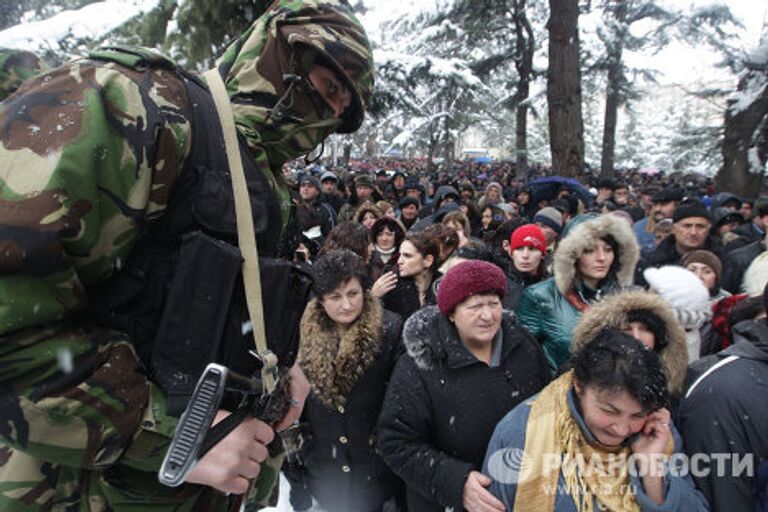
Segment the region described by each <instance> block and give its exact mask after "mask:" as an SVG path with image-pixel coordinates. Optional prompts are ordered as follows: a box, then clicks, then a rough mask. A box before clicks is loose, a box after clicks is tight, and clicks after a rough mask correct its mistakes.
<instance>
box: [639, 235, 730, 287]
mask: <svg viewBox="0 0 768 512" xmlns="http://www.w3.org/2000/svg"><path fill="white" fill-rule="evenodd" d="M675 244H677V240H676V239H675V235H674V233H672V234H670V235H668V236H667V237H666V238H664V240H662V241H661V243H659V245H658V247H656V250H654V251H653V252H651V253H648V255H647V256H646V257H643V259H642V260H641V261H640V263H638V265H637V272H636V274H635V282H636V283H637V284H641V285H643V286H645V285H646V284H647V283H646V282H645V279H644V278H643V271H644V270H645V269H647V268H651V267H654V268H659V267H663V266H665V265H677V266H680V265H681V263H682V261H683V256H684V255H683V254H680V253H679V252H677V248H676V247H675ZM701 249H704V250H707V251H709V252H712V253H714V254H715V255H716V256H717V257H718V258H722V255H723V246H722V245H721V244H720V242H718V241H717V240H716V239H715V238H714V237H713V236H712V235H708V236H707V239H706V241H705V242H704V246H703V247H701Z"/></svg>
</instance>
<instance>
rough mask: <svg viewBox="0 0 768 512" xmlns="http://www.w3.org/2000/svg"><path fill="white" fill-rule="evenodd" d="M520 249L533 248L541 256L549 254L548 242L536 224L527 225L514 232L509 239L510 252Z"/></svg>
mask: <svg viewBox="0 0 768 512" xmlns="http://www.w3.org/2000/svg"><path fill="white" fill-rule="evenodd" d="M520 247H531V248H532V249H537V250H538V251H539V252H541V254H547V240H546V238H544V232H543V231H542V230H541V228H540V227H539V226H537V225H536V224H525V225H523V226H520V227H519V228H517V229H516V230H515V231H513V232H512V236H511V237H510V239H509V250H510V251H514V250H515V249H518V248H520Z"/></svg>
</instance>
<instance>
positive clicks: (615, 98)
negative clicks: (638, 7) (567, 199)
mask: <svg viewBox="0 0 768 512" xmlns="http://www.w3.org/2000/svg"><path fill="white" fill-rule="evenodd" d="M613 13H614V14H613V16H614V18H615V20H616V24H617V25H618V26H619V27H620V28H619V30H620V31H621V32H620V33H618V34H616V36H617V37H614V38H613V40H612V42H614V43H615V44H613V46H612V47H610V48H608V85H607V86H606V91H605V122H604V123H603V150H602V155H601V159H600V175H601V176H602V177H603V178H609V179H613V176H614V168H613V165H614V157H615V152H616V123H617V118H618V112H619V105H621V103H622V102H623V98H622V82H623V79H624V73H623V62H622V54H623V52H624V37H625V34H624V33H623V30H624V29H623V26H624V23H625V22H626V19H627V2H626V0H619V1H617V2H616V4H615V9H613Z"/></svg>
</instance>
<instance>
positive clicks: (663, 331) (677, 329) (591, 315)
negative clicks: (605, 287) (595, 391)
mask: <svg viewBox="0 0 768 512" xmlns="http://www.w3.org/2000/svg"><path fill="white" fill-rule="evenodd" d="M605 328H612V329H618V330H620V331H623V332H625V333H627V334H629V335H631V336H633V337H634V338H636V339H637V340H638V341H640V343H642V344H643V345H645V346H646V348H648V349H649V350H653V351H654V352H656V353H658V354H659V357H661V364H662V365H663V367H664V371H665V373H666V375H667V391H668V392H669V395H670V397H671V400H672V402H673V403H674V402H676V401H677V400H679V399H680V398H681V397H682V394H683V391H684V389H683V386H684V383H685V375H686V370H687V368H688V348H687V345H686V337H685V331H684V330H683V328H682V327H681V326H680V323H679V322H678V321H677V318H675V314H674V312H673V311H672V310H671V309H670V308H669V306H668V305H667V304H666V302H664V299H662V298H661V297H660V296H659V295H658V294H656V293H652V292H648V291H645V290H627V291H623V292H621V293H617V294H615V295H610V296H608V297H606V298H605V299H603V300H602V301H600V302H597V303H595V304H594V305H592V307H590V308H589V309H588V310H587V311H586V312H585V313H584V314H583V315H582V317H581V319H580V320H579V323H578V324H577V325H576V329H574V331H573V341H572V343H571V352H572V353H576V352H579V351H580V350H581V349H582V348H584V346H585V345H586V344H587V343H588V342H589V341H590V340H592V339H594V338H595V337H596V336H597V334H598V333H599V332H600V331H601V330H603V329H605Z"/></svg>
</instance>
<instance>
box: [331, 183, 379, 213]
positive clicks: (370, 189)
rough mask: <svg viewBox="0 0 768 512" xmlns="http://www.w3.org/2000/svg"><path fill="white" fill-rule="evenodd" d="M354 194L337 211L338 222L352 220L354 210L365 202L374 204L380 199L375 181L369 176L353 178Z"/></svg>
mask: <svg viewBox="0 0 768 512" xmlns="http://www.w3.org/2000/svg"><path fill="white" fill-rule="evenodd" d="M353 191H354V193H353V194H352V195H350V196H349V200H348V201H347V202H346V204H344V206H342V207H341V211H339V222H344V221H349V220H352V217H354V215H355V210H357V208H358V206H360V205H361V204H363V203H364V202H366V201H369V202H372V203H375V202H376V201H380V200H381V199H382V197H381V194H380V193H379V191H378V190H377V188H376V181H375V180H374V178H373V176H371V175H370V174H358V175H357V176H355V187H354V189H353Z"/></svg>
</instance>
